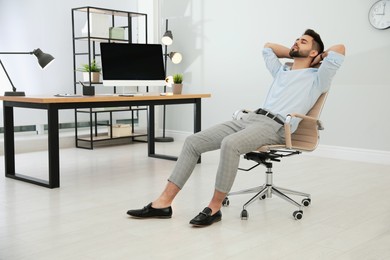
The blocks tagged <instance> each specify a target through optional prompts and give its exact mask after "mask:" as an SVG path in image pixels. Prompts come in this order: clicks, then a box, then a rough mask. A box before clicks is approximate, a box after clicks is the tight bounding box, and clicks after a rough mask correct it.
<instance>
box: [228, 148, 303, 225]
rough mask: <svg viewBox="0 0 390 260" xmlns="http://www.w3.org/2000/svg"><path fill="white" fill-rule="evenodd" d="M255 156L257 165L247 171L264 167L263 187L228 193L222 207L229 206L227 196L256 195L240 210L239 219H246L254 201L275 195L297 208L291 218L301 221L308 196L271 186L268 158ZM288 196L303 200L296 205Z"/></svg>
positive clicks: (262, 155)
mask: <svg viewBox="0 0 390 260" xmlns="http://www.w3.org/2000/svg"><path fill="white" fill-rule="evenodd" d="M256 154H260V155H259V156H258V157H257V160H255V161H257V162H258V164H257V165H255V166H254V167H251V168H250V169H249V170H251V169H253V168H255V167H257V166H258V165H260V164H263V165H265V166H266V168H267V170H266V183H265V184H264V185H262V186H258V187H254V188H250V189H245V190H240V191H235V192H230V193H228V195H227V197H226V198H225V200H224V201H223V203H222V205H223V206H228V205H229V204H230V202H229V198H228V196H231V195H240V194H248V193H256V194H255V195H254V196H253V197H252V198H251V199H250V200H248V201H247V202H246V203H245V204H244V205H243V209H242V212H241V219H248V211H247V209H246V208H247V207H248V206H249V205H250V204H252V203H253V202H255V201H256V199H260V200H263V199H266V198H272V194H275V195H276V196H277V197H279V198H281V199H283V200H285V201H287V202H289V203H291V204H292V205H294V206H296V207H298V210H297V211H294V212H293V217H294V219H296V220H298V219H301V218H302V217H303V210H302V209H303V207H307V206H309V205H310V203H311V198H310V194H308V193H304V192H300V191H295V190H290V189H286V188H281V187H276V186H274V184H273V173H272V163H271V162H269V160H268V159H269V158H265V157H264V154H262V153H256ZM253 156H254V155H253V154H250V156H248V154H247V156H246V157H245V158H247V157H248V158H250V159H251V160H254V157H253ZM273 156H274V155H273ZM259 158H260V159H259ZM279 158H280V157H279ZM273 159H275V158H273ZM241 170H245V169H241ZM288 195H296V196H302V197H304V199H303V200H302V203H298V202H297V201H295V200H293V199H292V198H290V197H289V196H288Z"/></svg>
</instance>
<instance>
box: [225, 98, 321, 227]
mask: <svg viewBox="0 0 390 260" xmlns="http://www.w3.org/2000/svg"><path fill="white" fill-rule="evenodd" d="M326 97H327V93H323V94H322V95H321V96H320V97H319V98H318V100H317V102H316V103H315V104H314V106H313V107H312V109H311V110H310V111H309V112H308V113H307V114H306V115H302V114H295V113H292V114H290V115H288V116H287V118H286V122H285V125H284V127H285V142H286V143H284V144H278V145H267V146H262V147H260V148H259V149H258V150H257V151H253V152H250V153H247V154H245V155H244V158H245V159H247V160H253V161H255V162H256V163H257V164H256V165H255V166H253V167H251V168H249V169H241V168H239V169H240V170H244V171H250V170H252V169H253V168H255V167H257V166H259V165H264V166H265V167H266V182H265V184H263V185H261V186H258V187H255V188H251V189H245V190H241V191H236V192H230V193H229V194H228V196H231V195H237V194H246V193H256V194H255V195H254V196H253V197H252V198H251V199H250V200H249V201H248V202H246V203H245V204H244V206H243V210H242V212H241V219H248V211H247V210H246V208H247V207H248V206H249V205H250V204H252V203H253V202H254V201H256V199H261V200H262V199H266V198H271V197H272V194H275V195H276V196H278V197H280V198H282V199H284V200H286V201H288V202H290V203H291V204H293V205H295V206H296V207H298V210H296V211H294V212H293V217H294V218H295V219H296V220H298V219H301V218H302V217H303V210H302V209H303V207H307V206H309V205H310V203H311V198H310V194H307V193H303V192H298V191H294V190H290V189H285V188H280V187H276V186H274V184H273V173H272V163H273V162H280V161H281V158H283V157H288V156H292V155H297V154H300V153H301V152H302V151H305V152H309V151H313V150H315V149H316V147H317V145H318V142H319V130H323V127H322V125H321V122H320V120H319V116H320V114H321V111H322V108H323V106H324V103H325V100H326ZM293 117H299V118H302V120H301V122H300V123H299V126H298V128H297V130H296V131H295V132H294V133H293V134H291V131H290V120H291V118H293ZM286 194H289V195H297V196H302V197H304V199H303V200H302V202H301V203H298V202H296V201H295V200H293V199H292V198H290V197H289V196H287V195H286ZM228 205H229V198H228V197H226V198H225V200H224V202H223V206H228Z"/></svg>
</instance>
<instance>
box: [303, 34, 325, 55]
mask: <svg viewBox="0 0 390 260" xmlns="http://www.w3.org/2000/svg"><path fill="white" fill-rule="evenodd" d="M303 35H309V36H311V37H312V38H313V40H314V41H313V49H315V50H317V51H318V54H321V53H322V52H323V51H324V43H323V42H322V40H321V36H320V35H319V34H318V33H316V32H315V31H314V30H312V29H307V30H306V31H305V32H304V33H303Z"/></svg>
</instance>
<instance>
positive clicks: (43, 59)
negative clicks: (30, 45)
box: [33, 48, 54, 69]
mask: <svg viewBox="0 0 390 260" xmlns="http://www.w3.org/2000/svg"><path fill="white" fill-rule="evenodd" d="M33 54H34V55H35V56H36V57H37V59H38V63H39V65H40V66H41V68H42V69H43V68H45V67H46V66H47V65H49V63H50V62H52V61H53V60H54V57H53V56H51V55H50V54H47V53H44V52H43V51H41V49H39V48H38V49H35V50H33Z"/></svg>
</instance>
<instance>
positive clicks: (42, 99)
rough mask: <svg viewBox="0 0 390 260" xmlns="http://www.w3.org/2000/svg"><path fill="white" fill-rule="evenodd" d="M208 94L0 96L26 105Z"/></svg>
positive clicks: (0, 98) (151, 98) (207, 96)
mask: <svg viewBox="0 0 390 260" xmlns="http://www.w3.org/2000/svg"><path fill="white" fill-rule="evenodd" d="M209 97H211V95H210V94H181V95H165V96H162V95H160V94H159V93H144V94H143V95H141V96H138V95H136V96H118V95H95V96H81V97H71V96H70V97H56V96H24V97H23V96H0V100H3V101H15V102H26V103H47V104H50V103H87V102H112V101H138V100H139V101H142V100H167V99H168V100H169V99H173V100H175V99H192V98H209Z"/></svg>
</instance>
